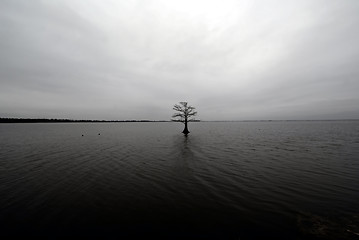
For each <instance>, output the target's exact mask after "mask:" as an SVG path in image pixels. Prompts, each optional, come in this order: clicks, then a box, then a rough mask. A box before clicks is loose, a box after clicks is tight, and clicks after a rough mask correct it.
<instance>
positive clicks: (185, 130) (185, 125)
mask: <svg viewBox="0 0 359 240" xmlns="http://www.w3.org/2000/svg"><path fill="white" fill-rule="evenodd" d="M182 133H183V134H185V135H187V134H188V133H189V131H188V128H187V118H186V119H185V120H184V129H183V131H182Z"/></svg>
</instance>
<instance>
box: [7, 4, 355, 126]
mask: <svg viewBox="0 0 359 240" xmlns="http://www.w3.org/2000/svg"><path fill="white" fill-rule="evenodd" d="M179 101H188V102H189V104H191V105H193V106H195V107H196V108H197V111H198V118H199V119H202V120H251V119H341V118H344V119H345V118H359V1H358V0H233V1H231V0H178V1H176V0H143V1H136V0H123V1H121V0H113V1H110V0H101V1H98V0H96V1H95V0H93V1H92V0H61V1H60V0H58V1H56V0H43V1H40V0H31V1H29V0H1V1H0V117H31V118H32V117H46V118H73V119H108V120H111V119H113V120H114V119H151V120H169V119H170V117H171V115H172V113H173V110H172V106H173V105H174V104H175V103H177V102H179Z"/></svg>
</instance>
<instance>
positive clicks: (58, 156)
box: [0, 121, 359, 239]
mask: <svg viewBox="0 0 359 240" xmlns="http://www.w3.org/2000/svg"><path fill="white" fill-rule="evenodd" d="M176 126H177V125H175V124H172V123H122V124H121V123H117V124H2V125H0V133H1V134H0V146H1V148H0V156H1V158H0V196H1V198H0V226H1V227H0V228H1V229H0V230H1V232H2V234H6V235H17V234H20V235H26V236H28V235H43V236H53V234H54V233H56V234H59V235H77V236H82V235H89V236H96V234H98V236H101V238H103V237H115V238H116V237H134V236H140V237H144V236H147V237H148V236H151V235H155V236H157V237H158V236H163V237H165V238H170V239H173V238H176V237H177V238H178V239H183V238H189V237H197V238H201V237H202V238H207V239H208V238H213V239H238V238H241V239H242V238H243V239H255V238H268V237H274V238H276V239H301V238H302V239H306V238H313V239H315V238H321V237H323V238H324V239H326V238H328V239H330V236H345V238H346V239H351V238H353V239H355V238H354V237H356V233H357V232H358V230H357V229H358V217H357V216H358V212H359V211H358V209H359V203H358V201H357V199H359V192H358V189H359V174H358V172H359V161H358V157H357V156H359V146H358V144H359V135H358V132H359V122H357V121H347V122H340V121H338V122H257V123H255V122H253V123H249V122H248V123H193V124H192V125H191V129H192V131H191V134H189V135H188V136H184V135H182V134H181V133H180V131H179V132H178V131H176V129H175V127H176ZM99 133H100V135H99ZM82 135H84V136H82ZM334 226H335V227H334ZM328 229H331V230H328ZM333 229H334V230H333ZM333 231H334V232H333ZM343 231H345V232H346V233H345V234H344V233H343Z"/></svg>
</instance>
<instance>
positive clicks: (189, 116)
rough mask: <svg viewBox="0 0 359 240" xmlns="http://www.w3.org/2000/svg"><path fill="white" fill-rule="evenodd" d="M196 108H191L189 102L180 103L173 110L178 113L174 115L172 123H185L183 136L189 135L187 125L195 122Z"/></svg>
mask: <svg viewBox="0 0 359 240" xmlns="http://www.w3.org/2000/svg"><path fill="white" fill-rule="evenodd" d="M195 109H196V108H194V107H192V106H189V105H188V103H187V102H180V103H179V104H175V105H174V106H173V110H175V111H176V113H174V114H173V115H172V121H175V122H182V123H184V129H183V131H182V133H183V134H185V135H187V134H188V133H189V131H188V127H187V125H188V124H187V123H188V122H192V121H194V120H195V119H194V116H196V115H197V112H196V111H195Z"/></svg>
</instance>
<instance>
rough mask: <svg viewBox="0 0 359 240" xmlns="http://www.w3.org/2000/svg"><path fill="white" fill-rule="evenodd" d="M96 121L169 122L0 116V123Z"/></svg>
mask: <svg viewBox="0 0 359 240" xmlns="http://www.w3.org/2000/svg"><path fill="white" fill-rule="evenodd" d="M84 122H88V123H96V122H103V123H105V122H109V123H111V122H170V121H166V120H159V121H153V120H75V119H56V118H51V119H48V118H0V123H84Z"/></svg>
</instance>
